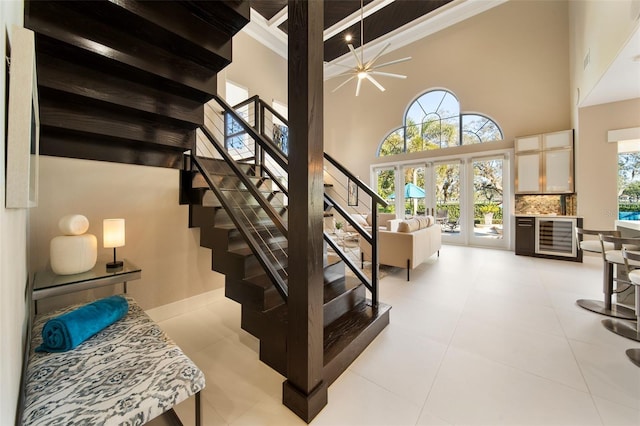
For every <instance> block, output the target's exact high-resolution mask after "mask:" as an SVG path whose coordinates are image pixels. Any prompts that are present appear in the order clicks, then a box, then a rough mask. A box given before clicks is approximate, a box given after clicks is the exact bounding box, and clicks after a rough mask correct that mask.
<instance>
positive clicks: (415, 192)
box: [389, 182, 425, 200]
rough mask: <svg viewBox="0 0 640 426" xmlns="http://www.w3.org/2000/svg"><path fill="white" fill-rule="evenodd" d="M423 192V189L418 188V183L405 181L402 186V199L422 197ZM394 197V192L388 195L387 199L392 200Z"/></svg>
mask: <svg viewBox="0 0 640 426" xmlns="http://www.w3.org/2000/svg"><path fill="white" fill-rule="evenodd" d="M424 196H425V192H424V189H422V188H420V187H419V186H418V185H416V184H413V183H411V182H409V183H407V184H406V185H405V186H404V199H405V200H408V199H410V198H424ZM395 198H396V194H395V193H394V194H391V195H389V199H390V200H393V199H395Z"/></svg>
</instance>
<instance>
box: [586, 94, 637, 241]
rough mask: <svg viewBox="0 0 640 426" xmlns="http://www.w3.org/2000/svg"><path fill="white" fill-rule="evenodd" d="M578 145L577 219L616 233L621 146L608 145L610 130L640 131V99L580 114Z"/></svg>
mask: <svg viewBox="0 0 640 426" xmlns="http://www.w3.org/2000/svg"><path fill="white" fill-rule="evenodd" d="M579 123H580V124H579V133H580V140H579V143H578V144H576V192H577V193H578V215H579V216H582V217H584V226H585V228H590V229H613V227H614V222H615V220H616V219H617V218H618V191H617V190H618V144H617V143H609V142H607V132H608V131H609V130H616V129H626V128H630V127H640V99H631V100H628V101H621V102H613V103H609V104H603V105H595V106H592V107H587V108H580V110H579Z"/></svg>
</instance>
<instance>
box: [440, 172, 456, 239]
mask: <svg viewBox="0 0 640 426" xmlns="http://www.w3.org/2000/svg"><path fill="white" fill-rule="evenodd" d="M435 179H436V220H437V221H438V223H440V224H442V232H443V233H446V234H448V235H451V234H460V231H461V229H460V227H461V223H460V164H459V163H449V164H436V165H435Z"/></svg>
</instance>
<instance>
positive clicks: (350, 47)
mask: <svg viewBox="0 0 640 426" xmlns="http://www.w3.org/2000/svg"><path fill="white" fill-rule="evenodd" d="M348 46H349V50H350V51H351V53H353V56H355V57H356V63H357V64H358V68H362V62H360V58H358V54H357V53H356V49H354V48H353V44H351V43H349V45H348Z"/></svg>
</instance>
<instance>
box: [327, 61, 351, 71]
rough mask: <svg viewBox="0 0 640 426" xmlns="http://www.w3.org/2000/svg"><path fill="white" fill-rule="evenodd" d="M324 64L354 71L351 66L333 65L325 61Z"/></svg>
mask: <svg viewBox="0 0 640 426" xmlns="http://www.w3.org/2000/svg"><path fill="white" fill-rule="evenodd" d="M323 63H324V65H333V66H336V67H342V68H348V69H350V70H352V69H353V67H352V66H349V65H342V64H332V63H331V62H327V61H324V62H323Z"/></svg>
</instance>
